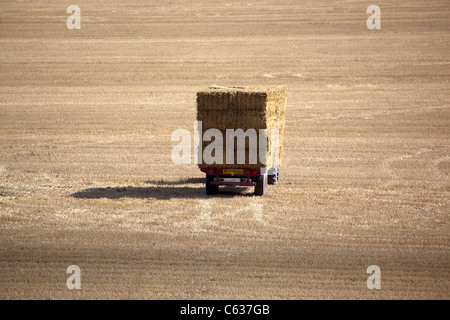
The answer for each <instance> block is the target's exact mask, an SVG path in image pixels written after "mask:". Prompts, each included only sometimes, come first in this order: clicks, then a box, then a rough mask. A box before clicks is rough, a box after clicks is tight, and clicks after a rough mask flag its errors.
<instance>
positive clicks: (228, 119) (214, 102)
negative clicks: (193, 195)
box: [197, 87, 287, 168]
mask: <svg viewBox="0 0 450 320" xmlns="http://www.w3.org/2000/svg"><path fill="white" fill-rule="evenodd" d="M286 99H287V90H286V88H284V87H276V88H271V89H255V88H242V87H233V88H225V87H210V88H208V89H207V90H205V91H201V92H198V93H197V120H198V121H202V136H203V133H204V132H205V131H206V130H208V129H211V128H214V129H218V130H220V131H221V132H222V134H223V140H224V141H223V142H224V147H223V154H224V160H223V164H210V165H208V164H206V163H204V162H203V163H201V164H200V165H199V167H200V168H210V167H211V168H213V167H214V168H262V167H268V168H270V167H271V166H272V159H273V155H272V154H271V145H270V139H271V135H270V133H271V130H272V129H278V130H279V146H280V156H279V159H280V160H281V156H282V153H283V137H284V125H285V111H286ZM226 129H243V130H244V131H247V130H248V129H255V130H256V133H257V134H258V139H259V129H266V130H267V135H268V150H267V159H268V161H267V164H266V165H264V164H262V163H261V162H260V161H259V160H260V159H259V157H258V162H257V163H256V164H249V157H248V155H249V152H248V144H247V146H246V150H245V151H246V152H245V153H246V160H245V161H246V163H245V164H244V165H242V164H237V160H236V159H237V158H236V156H237V153H236V150H235V162H234V164H233V165H230V164H226V161H225V159H226V146H225V144H226V133H225V130H226ZM258 141H259V140H258ZM209 143H210V142H209V141H205V142H203V144H202V150H203V148H204V147H206V146H207V145H208V144H209ZM235 145H236V143H235Z"/></svg>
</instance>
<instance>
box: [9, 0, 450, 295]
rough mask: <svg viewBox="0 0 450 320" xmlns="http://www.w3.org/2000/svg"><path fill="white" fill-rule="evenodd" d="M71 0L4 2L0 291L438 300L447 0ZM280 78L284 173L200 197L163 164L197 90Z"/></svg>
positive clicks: (445, 156) (446, 156) (449, 25)
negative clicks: (375, 273) (76, 284)
mask: <svg viewBox="0 0 450 320" xmlns="http://www.w3.org/2000/svg"><path fill="white" fill-rule="evenodd" d="M76 4H77V5H78V6H79V7H80V8H81V29H80V30H68V29H67V27H66V20H67V18H68V16H69V15H68V14H67V13H66V8H67V6H68V4H67V2H64V1H51V2H50V3H49V1H33V2H32V3H27V2H12V1H3V2H2V10H1V11H0V44H1V48H2V50H1V53H0V97H1V98H0V298H1V299H100V298H103V299H135V298H137V299H141V298H143V299H392V298H398V299H449V298H450V272H449V271H450V238H449V235H450V232H449V231H450V227H449V222H450V221H449V220H450V219H449V212H450V180H449V179H450V176H449V175H450V140H449V138H450V129H449V128H450V108H449V104H450V92H449V76H450V56H449V52H450V6H449V4H448V0H431V1H416V0H413V1H407V2H405V1H379V2H377V3H376V5H378V6H379V7H380V8H381V19H382V20H381V21H382V22H381V29H380V30H369V29H368V28H367V27H366V20H367V18H368V17H369V15H368V14H366V8H367V6H368V5H369V4H368V3H367V2H364V1H339V2H335V1H266V0H263V1H258V2H244V3H242V2H237V1H225V2H218V1H205V2H203V3H202V4H200V3H199V2H196V1H183V2H173V1H172V2H167V1H151V2H147V1H135V0H133V1H127V2H121V1H114V0H107V1H102V2H101V4H100V2H93V1H77V3H76ZM280 84H282V85H285V86H286V87H287V88H288V89H289V95H288V104H287V108H286V126H285V135H284V146H285V149H284V158H283V163H282V167H281V169H280V182H279V184H278V185H276V186H270V187H269V192H268V194H267V195H266V196H264V197H257V198H255V197H253V196H252V190H251V189H246V188H237V189H233V188H225V189H223V190H222V191H221V193H220V194H219V195H217V196H214V197H207V196H206V195H205V194H204V186H203V179H204V177H203V175H202V173H201V172H200V170H199V169H198V167H197V166H196V165H195V164H192V165H180V166H177V165H174V164H173V163H172V161H171V151H172V148H173V146H174V145H175V143H174V142H172V141H171V134H172V132H173V131H174V130H176V129H179V128H184V129H187V130H189V131H191V132H193V123H194V121H195V120H196V117H197V115H196V110H197V108H196V98H197V96H196V93H197V92H198V91H200V90H203V89H204V88H207V87H208V86H210V85H220V86H252V87H273V86H277V85H280ZM70 265H77V266H79V267H80V269H81V273H82V278H81V290H69V289H68V288H67V287H66V280H67V277H68V274H66V269H67V267H68V266H70ZM370 265H377V266H379V267H380V269H381V289H380V290H369V289H368V288H367V286H366V281H367V278H368V276H369V275H368V274H366V269H367V267H368V266H370Z"/></svg>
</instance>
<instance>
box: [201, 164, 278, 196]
mask: <svg viewBox="0 0 450 320" xmlns="http://www.w3.org/2000/svg"><path fill="white" fill-rule="evenodd" d="M201 171H202V172H204V173H206V181H205V186H206V194H208V195H211V194H216V193H217V192H219V186H245V187H252V186H254V187H255V195H257V196H263V195H265V194H266V193H267V185H268V184H277V183H278V178H279V168H278V167H277V168H270V169H267V168H260V169H248V168H242V169H221V168H203V169H201Z"/></svg>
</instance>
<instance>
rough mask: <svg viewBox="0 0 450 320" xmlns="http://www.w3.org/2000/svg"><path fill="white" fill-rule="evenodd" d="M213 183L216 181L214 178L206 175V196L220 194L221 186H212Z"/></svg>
mask: <svg viewBox="0 0 450 320" xmlns="http://www.w3.org/2000/svg"><path fill="white" fill-rule="evenodd" d="M211 181H214V176H211V175H209V174H207V175H206V183H205V185H206V194H209V195H211V194H216V193H217V192H219V186H218V185H214V184H211Z"/></svg>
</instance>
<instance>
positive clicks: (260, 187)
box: [255, 174, 268, 196]
mask: <svg viewBox="0 0 450 320" xmlns="http://www.w3.org/2000/svg"><path fill="white" fill-rule="evenodd" d="M267 184H268V175H267V174H264V175H261V176H258V177H257V178H256V185H255V195H256V196H263V195H265V194H266V193H267Z"/></svg>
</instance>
